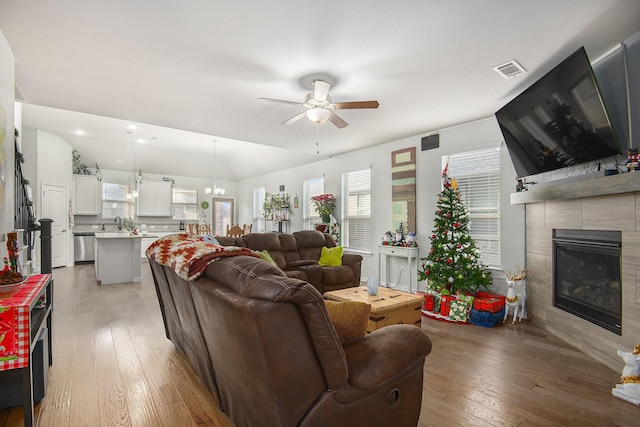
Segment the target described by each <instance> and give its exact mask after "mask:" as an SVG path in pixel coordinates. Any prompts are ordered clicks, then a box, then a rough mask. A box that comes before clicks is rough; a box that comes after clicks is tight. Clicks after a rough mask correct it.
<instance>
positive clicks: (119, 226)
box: [113, 216, 122, 231]
mask: <svg viewBox="0 0 640 427" xmlns="http://www.w3.org/2000/svg"><path fill="white" fill-rule="evenodd" d="M113 222H117V223H118V231H122V218H120V217H119V216H117V217H116V219H114V220H113Z"/></svg>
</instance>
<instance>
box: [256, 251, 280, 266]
mask: <svg viewBox="0 0 640 427" xmlns="http://www.w3.org/2000/svg"><path fill="white" fill-rule="evenodd" d="M254 252H255V253H257V254H258V255H260V258H261V259H263V260H265V261H267V262H268V263H269V264H271V265H275V266H276V267H277V265H276V262H275V261H274V260H273V258H271V254H270V253H269V251H268V250H266V249H265V250H263V251H254Z"/></svg>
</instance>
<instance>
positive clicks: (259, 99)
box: [258, 98, 303, 106]
mask: <svg viewBox="0 0 640 427" xmlns="http://www.w3.org/2000/svg"><path fill="white" fill-rule="evenodd" d="M258 101H269V102H277V103H279V104H291V105H297V106H301V105H303V104H302V102H296V101H286V100H284V99H273V98H258Z"/></svg>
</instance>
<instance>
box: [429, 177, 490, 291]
mask: <svg viewBox="0 0 640 427" xmlns="http://www.w3.org/2000/svg"><path fill="white" fill-rule="evenodd" d="M447 169H448V167H445V168H444V171H443V172H442V179H443V189H442V192H441V193H440V195H439V196H438V204H437V206H438V208H437V210H436V217H435V220H434V224H433V234H432V235H431V250H430V251H429V255H428V256H427V257H426V258H421V259H420V261H421V262H420V266H419V268H418V280H428V283H427V287H428V288H430V289H432V290H435V291H438V292H441V291H442V290H444V289H446V290H448V291H449V292H451V293H456V292H468V291H475V290H477V289H478V288H480V287H482V288H485V289H486V288H487V286H488V285H489V284H491V273H490V272H489V271H487V269H486V266H484V265H483V264H482V262H481V261H480V252H479V251H478V248H477V246H476V242H475V240H474V239H473V238H472V237H471V232H470V229H469V215H468V212H467V209H466V207H465V205H464V203H463V202H462V198H461V197H460V192H459V191H458V185H457V183H456V181H455V179H451V178H449V176H448V174H447Z"/></svg>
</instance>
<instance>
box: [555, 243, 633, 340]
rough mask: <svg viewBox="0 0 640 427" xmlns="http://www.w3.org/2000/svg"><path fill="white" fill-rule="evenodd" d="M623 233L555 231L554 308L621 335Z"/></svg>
mask: <svg viewBox="0 0 640 427" xmlns="http://www.w3.org/2000/svg"><path fill="white" fill-rule="evenodd" d="M621 246H622V244H621V232H619V231H600V230H553V294H554V295H553V304H554V306H555V307H557V308H559V309H561V310H564V311H567V312H569V313H571V314H574V315H576V316H578V317H581V318H583V319H585V320H588V321H590V322H591V323H594V324H596V325H598V326H601V327H603V328H605V329H608V330H610V331H612V332H615V333H617V334H618V335H622V275H621V267H620V265H621V264H620V256H621V252H622V248H621Z"/></svg>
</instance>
